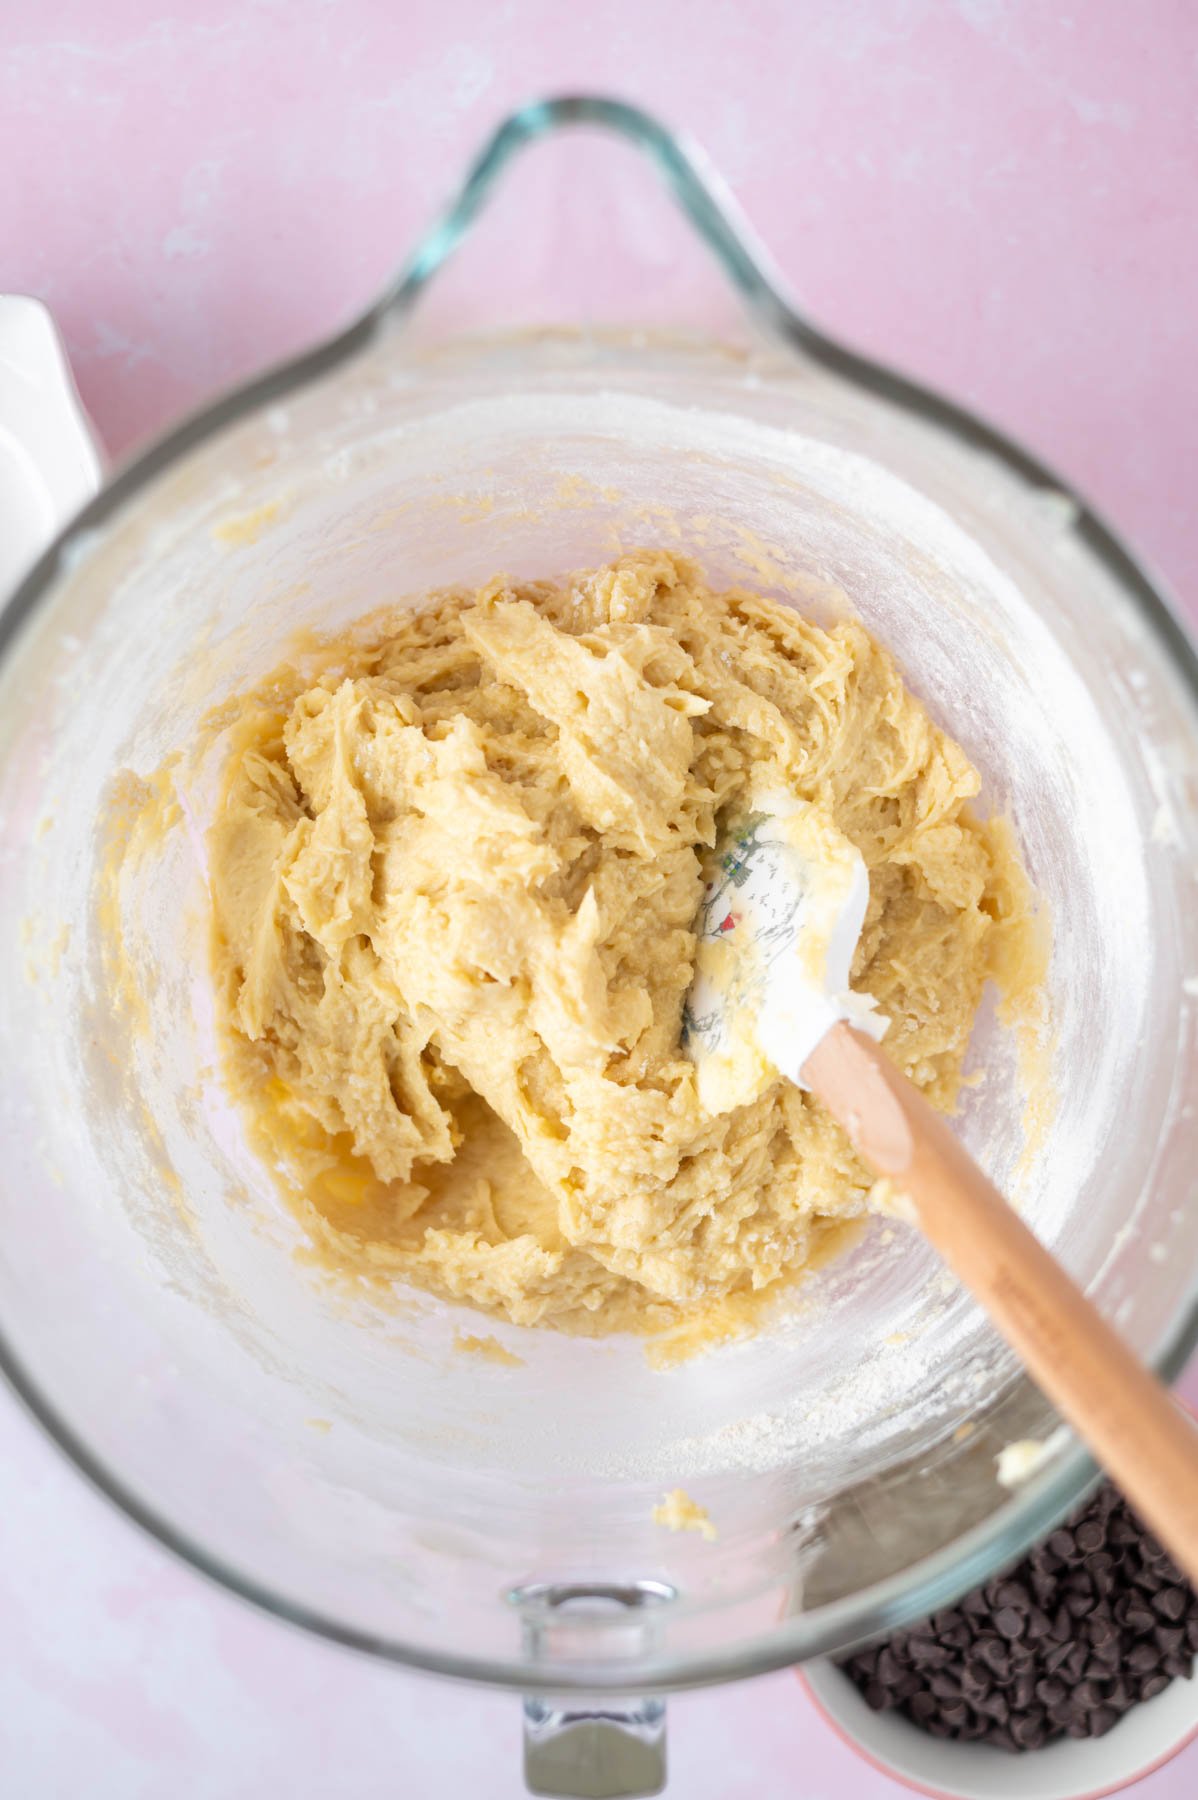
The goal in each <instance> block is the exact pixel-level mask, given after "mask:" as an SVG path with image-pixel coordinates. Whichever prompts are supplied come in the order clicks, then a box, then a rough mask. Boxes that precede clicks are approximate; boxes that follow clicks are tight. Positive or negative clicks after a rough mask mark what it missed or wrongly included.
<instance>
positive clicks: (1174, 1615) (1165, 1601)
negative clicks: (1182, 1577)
mask: <svg viewBox="0 0 1198 1800" xmlns="http://www.w3.org/2000/svg"><path fill="white" fill-rule="evenodd" d="M1152 1610H1153V1612H1158V1613H1160V1614H1161V1616H1162V1618H1165V1619H1169V1620H1170V1621H1172V1622H1173V1623H1174V1624H1175V1623H1176V1622H1177V1620H1178V1619H1180V1618H1182V1617H1183V1616H1184V1614H1185V1610H1186V1591H1185V1589H1184V1588H1179V1587H1170V1588H1165V1589H1164V1590H1163V1591H1162V1592H1161V1593H1159V1594H1154V1595H1153V1598H1152Z"/></svg>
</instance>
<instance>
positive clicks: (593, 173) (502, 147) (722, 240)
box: [372, 94, 819, 348]
mask: <svg viewBox="0 0 1198 1800" xmlns="http://www.w3.org/2000/svg"><path fill="white" fill-rule="evenodd" d="M579 127H584V128H585V127H589V128H591V130H592V131H598V132H601V133H608V134H610V135H611V136H613V137H615V138H617V139H622V140H623V141H624V142H625V143H627V144H630V145H631V146H632V147H633V148H634V149H635V150H636V151H638V152H639V153H640V154H641V155H642V156H643V157H645V159H646V160H647V161H648V162H649V164H650V165H651V167H652V168H653V170H654V172H655V173H656V174H657V176H658V178H659V179H660V181H661V182H662V184H663V185H664V187H665V188H666V190H667V192H668V193H669V194H670V195H671V197H672V198H673V200H674V202H675V203H676V205H677V206H678V207H679V208H680V210H681V212H682V213H683V215H684V216H685V217H686V218H687V219H688V220H689V222H690V224H691V226H692V227H693V229H694V231H695V232H696V233H697V235H698V237H699V239H700V240H701V241H702V243H703V244H704V245H705V246H706V248H707V249H708V250H709V251H710V252H711V254H712V256H713V257H714V259H715V263H716V265H717V267H718V268H719V269H720V270H722V272H723V275H724V276H725V277H726V280H727V282H729V283H730V284H731V286H732V288H733V289H734V290H735V292H736V293H737V294H739V296H740V298H741V302H742V309H741V311H740V316H741V318H743V316H744V310H747V311H748V313H749V314H750V315H751V316H752V317H755V318H756V319H757V320H758V321H759V322H760V323H761V324H763V325H764V326H765V327H766V328H767V330H769V331H771V332H772V333H773V334H774V335H775V336H781V337H784V338H786V339H787V341H788V342H790V343H791V344H792V345H793V346H795V347H799V348H801V347H804V346H805V345H806V344H807V343H808V340H810V342H811V343H815V342H817V341H819V333H817V332H815V331H814V330H813V328H812V327H810V326H809V325H808V324H807V323H806V321H805V320H804V319H802V318H801V316H800V314H799V312H798V310H797V308H796V307H795V305H794V303H793V302H792V301H791V300H790V298H789V297H788V296H787V295H786V293H785V291H784V285H783V282H782V278H781V276H780V275H779V273H778V272H777V270H776V269H775V268H774V267H773V265H772V263H771V261H770V258H769V255H768V252H767V251H766V250H765V248H764V246H763V245H762V244H761V243H760V242H759V241H758V239H757V237H756V235H755V234H754V232H753V230H752V228H751V226H750V225H749V223H748V220H747V219H746V218H745V217H744V215H743V213H742V212H741V210H740V208H739V206H738V205H737V203H736V201H735V200H734V198H733V196H732V194H731V193H730V191H729V190H728V188H727V186H726V185H725V183H724V182H723V181H722V179H721V178H720V176H719V175H718V174H717V173H716V171H715V170H714V169H713V168H712V167H711V166H710V164H709V163H708V162H707V159H706V158H705V156H704V155H703V153H702V151H701V150H700V149H699V148H698V146H697V145H695V144H693V143H691V142H690V141H689V140H688V139H686V138H684V137H683V136H681V135H679V134H676V133H674V132H672V131H669V130H668V129H667V128H666V127H665V126H664V125H662V124H661V123H660V122H659V121H658V120H657V119H655V118H653V117H652V116H651V115H650V114H649V113H647V112H644V111H642V109H641V108H640V107H637V106H632V105H629V104H628V103H627V102H625V101H622V100H614V99H611V98H608V97H606V96H604V95H597V94H577V95H563V96H559V97H555V98H550V99H545V100H536V101H533V102H532V103H530V104H529V105H527V106H523V107H521V108H520V109H519V110H518V111H516V112H514V113H511V114H509V115H508V117H507V118H506V119H504V121H503V122H502V124H500V125H499V126H498V128H497V129H496V130H495V131H494V132H493V134H492V135H491V137H490V138H489V139H488V140H487V142H486V143H485V144H484V145H483V147H482V149H481V150H480V151H479V153H478V155H477V156H476V157H475V159H474V161H473V163H472V164H471V165H470V167H469V169H468V171H467V173H466V177H465V179H464V181H463V182H462V184H461V186H460V188H459V189H458V191H457V193H456V194H455V196H454V198H453V199H452V200H451V202H450V204H449V205H448V206H447V207H446V209H445V210H444V212H443V213H442V214H441V216H440V218H438V219H437V220H436V221H435V222H434V224H433V225H432V226H431V228H430V229H429V230H428V231H427V232H426V233H425V234H424V236H423V237H422V238H421V239H420V240H419V242H418V243H417V245H416V247H415V249H414V250H413V251H412V253H411V255H410V256H409V257H408V259H407V261H406V262H405V263H404V265H403V267H402V268H401V270H400V272H399V274H398V275H397V277H396V279H395V281H394V282H393V283H392V284H391V286H390V287H389V288H388V289H387V290H386V292H385V293H384V294H383V295H382V296H381V298H380V300H379V302H378V303H377V305H376V307H375V308H374V309H372V310H373V311H374V312H375V314H376V315H378V314H383V315H385V316H386V317H387V318H388V320H392V321H393V320H397V319H403V318H406V317H407V316H408V314H409V313H410V312H411V311H412V309H413V308H414V306H415V304H416V301H417V300H418V299H419V298H420V296H421V295H422V294H423V292H424V290H425V289H426V288H427V287H428V286H429V284H430V282H432V281H433V279H434V278H435V277H437V276H439V275H440V273H441V271H442V270H443V269H444V268H445V267H446V265H447V264H448V263H449V262H450V260H451V258H452V257H453V256H454V253H455V252H456V251H457V250H458V249H459V248H460V246H461V245H462V244H463V242H464V241H465V240H466V238H467V237H468V236H469V235H470V234H471V233H472V231H473V229H474V228H475V225H476V223H477V221H478V219H479V217H480V215H481V214H482V213H483V211H484V210H485V209H486V208H487V207H488V206H489V205H490V204H491V203H492V202H493V200H494V199H495V196H496V194H497V193H498V191H499V189H500V188H501V187H502V186H504V185H505V184H506V182H507V180H508V178H509V174H510V168H511V165H512V164H513V163H514V162H515V161H516V160H517V159H518V157H519V155H520V152H521V151H522V150H524V149H525V148H527V147H528V146H529V145H531V144H534V143H537V142H539V141H540V140H541V139H542V138H547V137H552V136H554V135H557V134H559V133H563V132H573V131H576V130H577V129H578V128H579ZM610 172H611V171H610V165H607V166H606V167H605V168H604V169H603V171H602V173H600V171H598V170H597V169H596V168H595V167H591V168H589V170H588V175H589V176H590V178H591V179H595V178H599V179H602V178H603V176H604V175H607V174H609V173H610ZM560 212H561V218H562V222H563V225H564V226H565V225H568V224H569V223H570V222H571V221H572V220H573V221H577V220H578V219H579V218H580V217H583V218H586V217H587V216H588V215H591V224H592V233H591V236H592V241H593V242H594V243H595V244H596V246H597V248H598V250H599V253H600V256H601V258H602V260H603V262H604V264H605V265H610V264H612V263H614V264H615V265H616V275H617V279H618V281H619V282H620V283H622V284H623V286H624V287H625V288H628V287H631V286H634V285H637V284H636V283H635V282H634V281H632V280H630V279H629V271H628V267H627V265H628V264H629V263H630V262H631V261H632V260H633V259H634V258H635V255H636V249H635V247H634V246H632V245H631V244H629V243H628V242H625V243H624V244H620V243H619V242H618V241H613V240H614V239H618V237H619V236H620V233H621V223H622V221H621V218H620V216H619V215H617V216H616V217H615V219H614V221H613V219H611V218H609V217H608V216H606V215H604V214H603V213H602V209H601V206H599V205H597V198H596V195H595V194H594V193H592V192H590V191H586V190H585V189H580V188H579V187H578V186H570V187H569V188H568V189H567V190H566V191H565V193H564V195H563V206H562V207H561V209H560ZM595 215H598V216H595ZM520 224H521V221H520V220H519V218H515V219H513V225H514V227H515V230H516V231H518V230H519V228H520ZM566 235H567V242H566V244H565V247H564V249H563V250H562V252H561V255H562V259H563V260H565V259H568V258H569V256H570V255H571V252H572V248H576V243H575V241H574V240H573V239H572V238H570V237H569V233H568V232H567V234H566ZM644 248H645V247H644V246H641V251H642V257H641V260H642V261H645V257H644V254H643V252H644ZM502 249H503V254H504V258H505V260H509V261H516V260H518V259H519V258H520V256H521V252H522V250H523V249H524V246H523V245H522V244H521V242H520V240H519V238H518V237H509V238H507V239H505V240H504V241H503V245H502ZM642 273H643V274H644V275H646V276H647V277H648V279H649V280H650V281H651V280H652V278H653V274H654V270H653V267H652V265H651V263H649V264H648V265H647V266H646V268H645V269H644V270H643V271H642ZM496 274H497V271H496V270H495V269H494V267H493V266H492V267H490V268H489V269H488V275H489V280H488V282H487V283H486V286H487V289H488V291H490V290H492V289H493V288H494V286H495V285H496ZM543 275H544V269H543V267H539V268H537V269H535V270H534V275H533V279H534V283H535V284H536V285H540V283H541V280H542V278H543ZM575 322H576V323H577V320H575ZM484 323H491V324H495V323H498V321H494V320H492V321H484ZM637 323H638V324H643V323H644V320H643V319H638V320H637ZM674 323H675V324H677V321H676V320H675V321H674Z"/></svg>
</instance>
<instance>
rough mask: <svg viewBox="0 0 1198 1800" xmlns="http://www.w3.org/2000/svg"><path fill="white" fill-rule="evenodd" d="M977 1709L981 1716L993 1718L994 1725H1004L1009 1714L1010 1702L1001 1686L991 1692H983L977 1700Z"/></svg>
mask: <svg viewBox="0 0 1198 1800" xmlns="http://www.w3.org/2000/svg"><path fill="white" fill-rule="evenodd" d="M977 1710H978V1712H979V1713H981V1714H982V1716H983V1718H987V1719H993V1720H994V1722H995V1724H996V1725H1005V1724H1006V1722H1007V1720H1008V1719H1009V1718H1010V1716H1011V1703H1010V1701H1009V1700H1008V1699H1007V1696H1006V1695H1005V1694H1004V1693H1003V1691H1002V1689H1001V1688H995V1689H994V1691H993V1693H990V1694H984V1695H983V1696H982V1698H981V1699H980V1700H979V1701H978V1702H977Z"/></svg>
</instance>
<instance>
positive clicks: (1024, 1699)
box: [1011, 1669, 1036, 1712]
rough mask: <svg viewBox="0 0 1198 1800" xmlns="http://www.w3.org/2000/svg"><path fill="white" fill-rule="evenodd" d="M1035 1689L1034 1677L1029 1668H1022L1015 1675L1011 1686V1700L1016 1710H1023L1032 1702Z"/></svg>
mask: <svg viewBox="0 0 1198 1800" xmlns="http://www.w3.org/2000/svg"><path fill="white" fill-rule="evenodd" d="M1035 1691H1036V1677H1035V1675H1034V1674H1033V1673H1032V1671H1031V1670H1030V1669H1024V1670H1023V1671H1022V1673H1021V1674H1019V1675H1017V1676H1016V1677H1015V1680H1014V1683H1013V1684H1012V1688H1011V1702H1012V1705H1013V1706H1014V1708H1015V1710H1016V1712H1023V1711H1025V1709H1026V1708H1027V1707H1029V1706H1030V1705H1031V1703H1032V1696H1033V1694H1034V1693H1035Z"/></svg>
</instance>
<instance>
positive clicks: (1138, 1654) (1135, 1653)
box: [1127, 1626, 1166, 1675]
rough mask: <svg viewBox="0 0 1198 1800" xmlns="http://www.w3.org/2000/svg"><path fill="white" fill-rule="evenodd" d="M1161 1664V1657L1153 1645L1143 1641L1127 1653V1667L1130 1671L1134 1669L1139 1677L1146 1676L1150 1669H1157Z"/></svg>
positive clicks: (1162, 1628)
mask: <svg viewBox="0 0 1198 1800" xmlns="http://www.w3.org/2000/svg"><path fill="white" fill-rule="evenodd" d="M1158 1629H1160V1630H1165V1629H1166V1627H1164V1626H1161V1627H1158ZM1153 1635H1154V1636H1155V1635H1156V1634H1155V1633H1154V1634H1153ZM1159 1662H1160V1656H1159V1654H1158V1653H1157V1651H1156V1649H1155V1648H1154V1647H1153V1645H1152V1644H1149V1643H1145V1642H1143V1641H1141V1642H1140V1643H1138V1644H1133V1645H1132V1647H1131V1649H1130V1650H1129V1651H1128V1653H1127V1666H1128V1668H1129V1669H1134V1670H1135V1672H1136V1674H1137V1675H1146V1674H1147V1673H1148V1671H1149V1670H1150V1669H1155V1668H1156V1666H1157V1664H1158V1663H1159Z"/></svg>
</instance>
